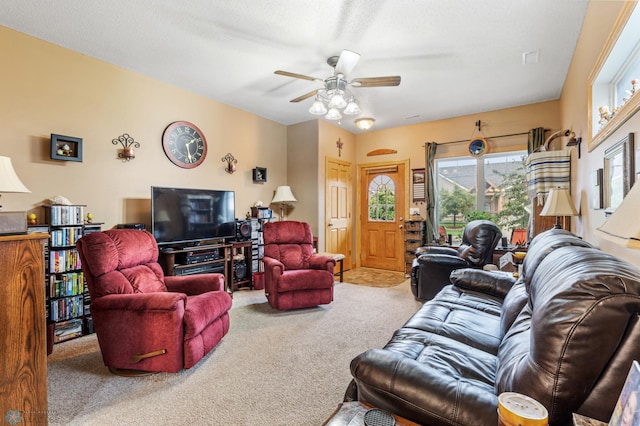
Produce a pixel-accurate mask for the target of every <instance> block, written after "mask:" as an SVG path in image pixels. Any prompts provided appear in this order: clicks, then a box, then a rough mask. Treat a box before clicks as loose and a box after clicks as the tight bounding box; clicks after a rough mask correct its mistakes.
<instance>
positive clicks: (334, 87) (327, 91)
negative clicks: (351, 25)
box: [274, 49, 400, 120]
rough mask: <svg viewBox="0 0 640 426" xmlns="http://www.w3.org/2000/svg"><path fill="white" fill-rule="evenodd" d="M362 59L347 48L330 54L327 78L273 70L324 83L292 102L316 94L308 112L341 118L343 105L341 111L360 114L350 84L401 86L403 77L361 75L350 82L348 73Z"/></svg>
mask: <svg viewBox="0 0 640 426" xmlns="http://www.w3.org/2000/svg"><path fill="white" fill-rule="evenodd" d="M359 60H360V54H358V53H356V52H352V51H350V50H346V49H345V50H343V51H342V53H341V54H340V56H331V57H329V58H328V59H327V64H329V66H331V67H332V68H333V75H332V76H330V77H327V78H326V79H321V78H317V77H310V76H308V75H303V74H297V73H293V72H289V71H281V70H277V71H274V73H275V74H278V75H283V76H286V77H293V78H299V79H302V80H309V81H315V82H319V83H322V84H323V86H324V87H322V88H320V89H316V90H312V91H311V92H309V93H305V94H304V95H302V96H298V97H297V98H294V99H291V101H290V102H300V101H303V100H305V99H307V98H310V97H312V96H315V97H316V101H315V102H314V103H313V105H312V106H311V108H310V109H309V112H310V113H312V114H317V115H323V114H327V115H326V116H325V118H327V119H329V120H339V119H340V118H342V115H341V114H340V111H339V110H340V109H343V108H344V110H343V111H342V112H343V113H345V114H348V115H354V114H359V113H360V108H359V106H358V104H357V101H356V99H355V96H354V95H353V94H352V93H351V92H350V91H349V90H348V87H349V86H351V87H385V86H398V85H399V84H400V76H387V77H362V78H354V79H353V80H351V81H348V80H347V76H348V75H349V74H350V73H351V71H353V69H354V68H355V66H356V64H357V63H358V61H359ZM345 98H347V99H345ZM325 103H326V104H327V106H326V107H325V105H324V104H325ZM327 108H328V109H327Z"/></svg>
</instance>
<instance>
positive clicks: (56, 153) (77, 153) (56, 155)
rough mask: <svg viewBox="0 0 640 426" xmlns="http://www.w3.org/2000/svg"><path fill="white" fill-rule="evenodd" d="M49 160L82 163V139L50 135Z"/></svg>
mask: <svg viewBox="0 0 640 426" xmlns="http://www.w3.org/2000/svg"><path fill="white" fill-rule="evenodd" d="M51 159H52V160H62V161H79V162H82V139H81V138H74V137H72V136H63V135H56V134H54V133H52V134H51Z"/></svg>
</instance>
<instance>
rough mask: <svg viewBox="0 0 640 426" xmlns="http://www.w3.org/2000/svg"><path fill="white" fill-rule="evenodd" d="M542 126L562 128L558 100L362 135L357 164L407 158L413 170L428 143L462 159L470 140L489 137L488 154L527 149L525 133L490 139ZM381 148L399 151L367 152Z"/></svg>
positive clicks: (422, 160)
mask: <svg viewBox="0 0 640 426" xmlns="http://www.w3.org/2000/svg"><path fill="white" fill-rule="evenodd" d="M478 120H480V121H481V127H480V131H478V129H477V128H476V126H475V123H476V122H477V121H478ZM541 126H544V127H545V128H547V129H551V130H558V129H559V127H560V115H559V102H558V101H550V102H542V103H537V104H531V105H525V106H521V107H515V108H508V109H502V110H496V111H488V112H482V113H478V114H472V115H465V116H461V117H455V118H451V119H447V120H438V121H431V122H427V123H420V124H414V125H411V126H404V127H397V128H393V129H385V130H379V131H374V132H368V133H362V134H359V135H357V137H356V142H357V150H356V159H357V162H358V164H363V163H379V162H383V161H396V160H405V159H407V158H408V159H409V163H410V167H411V168H412V169H419V168H423V167H424V166H425V158H424V144H425V143H426V142H436V143H438V144H439V146H438V148H437V151H436V156H437V157H438V158H442V157H450V156H461V155H468V151H467V148H468V144H469V140H470V139H471V138H472V137H475V136H484V137H485V138H487V141H488V144H489V152H502V151H507V150H518V149H522V150H526V149H527V135H526V134H524V135H518V136H511V137H505V138H494V139H492V138H491V136H498V135H511V134H514V133H527V132H528V131H529V130H530V129H532V128H534V127H541ZM456 141H462V142H456ZM451 142H454V143H451ZM382 148H390V149H395V150H397V151H398V152H397V154H387V155H379V156H367V153H370V152H371V151H374V150H377V149H382ZM410 207H418V208H419V209H420V214H421V215H422V217H425V216H426V211H425V205H424V203H411V205H410Z"/></svg>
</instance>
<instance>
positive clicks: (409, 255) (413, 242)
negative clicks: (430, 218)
mask: <svg viewBox="0 0 640 426" xmlns="http://www.w3.org/2000/svg"><path fill="white" fill-rule="evenodd" d="M426 225H427V223H426V221H424V220H407V221H406V222H405V223H404V275H405V276H406V277H409V276H410V275H411V265H412V263H413V259H414V258H415V257H416V249H417V248H418V247H421V246H423V245H425V244H426V241H427V239H426V234H425V229H426Z"/></svg>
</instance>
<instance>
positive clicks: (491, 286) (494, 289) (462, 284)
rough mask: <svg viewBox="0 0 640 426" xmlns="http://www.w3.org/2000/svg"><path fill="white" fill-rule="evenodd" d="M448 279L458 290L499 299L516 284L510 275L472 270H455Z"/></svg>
mask: <svg viewBox="0 0 640 426" xmlns="http://www.w3.org/2000/svg"><path fill="white" fill-rule="evenodd" d="M449 279H450V280H451V283H452V284H454V285H455V286H457V287H459V288H463V289H466V290H473V291H478V292H480V293H484V294H489V295H492V296H498V297H500V298H504V297H505V296H506V295H507V293H508V292H509V290H511V287H513V284H515V282H516V279H515V278H514V277H513V275H511V274H505V273H504V272H498V271H485V270H482V269H474V268H464V269H457V270H455V271H453V272H451V275H450V276H449Z"/></svg>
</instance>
